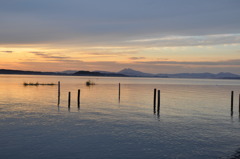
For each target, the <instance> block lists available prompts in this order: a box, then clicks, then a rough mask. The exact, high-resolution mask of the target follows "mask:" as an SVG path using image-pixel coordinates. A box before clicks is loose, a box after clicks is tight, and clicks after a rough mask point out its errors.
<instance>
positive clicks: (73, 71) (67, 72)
mask: <svg viewBox="0 0 240 159" xmlns="http://www.w3.org/2000/svg"><path fill="white" fill-rule="evenodd" d="M76 72H78V70H66V71H62V72H57V73H63V74H69V75H70V74H74V73H76Z"/></svg>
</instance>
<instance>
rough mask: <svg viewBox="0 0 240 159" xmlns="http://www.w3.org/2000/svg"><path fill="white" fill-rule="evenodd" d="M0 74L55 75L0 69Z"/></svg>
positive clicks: (52, 73) (53, 73)
mask: <svg viewBox="0 0 240 159" xmlns="http://www.w3.org/2000/svg"><path fill="white" fill-rule="evenodd" d="M0 74H21V75H22V74H23V75H57V73H55V72H40V71H22V70H8V69H0Z"/></svg>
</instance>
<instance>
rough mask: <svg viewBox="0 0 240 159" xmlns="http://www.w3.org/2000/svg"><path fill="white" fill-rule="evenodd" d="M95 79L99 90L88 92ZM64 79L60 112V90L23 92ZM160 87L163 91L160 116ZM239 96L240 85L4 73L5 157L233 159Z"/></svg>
mask: <svg viewBox="0 0 240 159" xmlns="http://www.w3.org/2000/svg"><path fill="white" fill-rule="evenodd" d="M89 79H90V80H92V81H94V82H95V83H96V85H94V86H91V87H87V86H86V85H85V82H86V81H87V80H89ZM58 81H61V100H60V106H59V107H58V106H57V100H58V99H57V96H58V95H57V86H38V87H36V86H23V82H41V83H52V82H54V83H57V82H58ZM118 83H121V100H120V102H119V101H118ZM154 88H157V89H161V112H160V115H159V116H158V115H155V114H154V113H153V89H154ZM78 89H81V106H80V110H79V109H78V108H77V90H78ZM232 90H233V91H234V92H235V101H234V113H233V116H231V113H230V103H231V101H230V94H231V91H232ZM69 91H70V92H71V93H72V100H71V108H70V110H69V109H68V103H67V102H68V92H69ZM239 94H240V80H211V79H209V80H208V79H206V80H205V79H204V80H203V79H167V78H113V77H112V78H110V77H70V76H69V77H66V76H28V75H0V134H1V135H0V158H3V159H15V158H17V159H26V158H31V159H35V158H36V159H40V158H41V159H42V158H44V159H52V158H59V159H65V158H67V159H72V158H74V159H76V158H83V159H88V158H89V159H95V158H97V159H99V158H104V159H108V158H111V159H112V158H114V159H116V158H119V159H123V158H126V159H128V158H129V159H133V158H136V159H141V158H143V159H145V158H148V159H151V158H154V159H155V158H161V159H162V158H163V159H165V158H166V159H173V158H174V159H175V158H180V159H186V158H196V159H198V158H199V159H202V158H203V159H214V158H216V159H217V158H224V159H225V158H234V157H233V156H234V155H235V156H237V155H239V154H238V153H237V151H239V148H240V118H239V113H238V95H239ZM235 158H236V157H235Z"/></svg>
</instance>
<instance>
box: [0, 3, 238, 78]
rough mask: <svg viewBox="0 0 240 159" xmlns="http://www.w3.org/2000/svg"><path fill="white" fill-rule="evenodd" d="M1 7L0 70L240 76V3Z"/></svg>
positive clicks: (3, 5) (4, 4)
mask: <svg viewBox="0 0 240 159" xmlns="http://www.w3.org/2000/svg"><path fill="white" fill-rule="evenodd" d="M0 4H1V5H0V69H18V70H32V71H65V70H89V71H95V70H104V71H112V72H117V71H120V70H122V69H124V68H132V69H135V70H138V71H143V72H148V73H183V72H184V73H185V72H186V73H200V72H210V73H219V72H232V73H236V74H240V20H239V15H240V0H211V1H209V0H201V1H200V0H41V1H33V0H0Z"/></svg>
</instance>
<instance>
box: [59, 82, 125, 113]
mask: <svg viewBox="0 0 240 159" xmlns="http://www.w3.org/2000/svg"><path fill="white" fill-rule="evenodd" d="M60 89H61V84H60V81H58V106H59V105H60V96H61V94H60V92H61V90H60ZM80 92H81V90H80V89H78V94H77V106H78V109H80ZM120 97H121V84H120V83H119V85H118V102H119V103H120V99H121V98H120ZM70 107H71V92H68V108H70Z"/></svg>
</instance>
